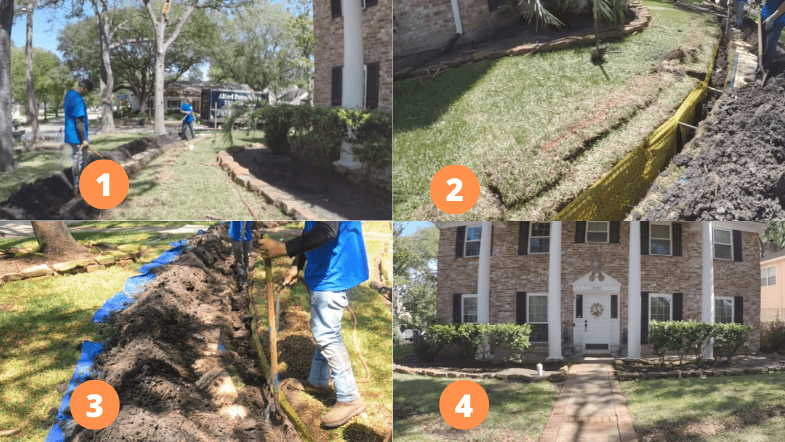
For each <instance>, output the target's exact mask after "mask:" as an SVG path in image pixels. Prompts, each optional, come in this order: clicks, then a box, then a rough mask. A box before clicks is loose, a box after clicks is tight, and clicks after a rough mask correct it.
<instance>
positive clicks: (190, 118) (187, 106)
mask: <svg viewBox="0 0 785 442" xmlns="http://www.w3.org/2000/svg"><path fill="white" fill-rule="evenodd" d="M180 110H181V111H185V112H191V113H190V114H188V115H187V116H186V117H185V122H186V123H190V122H191V121H194V116H193V115H192V114H193V111H194V109H193V108H192V107H191V105H190V104H188V103H183V105H182V106H180Z"/></svg>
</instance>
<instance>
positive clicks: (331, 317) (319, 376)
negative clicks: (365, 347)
mask: <svg viewBox="0 0 785 442" xmlns="http://www.w3.org/2000/svg"><path fill="white" fill-rule="evenodd" d="M349 291H350V290H348V291H346V292H311V333H312V334H313V339H314V340H315V341H316V354H315V355H314V357H313V361H312V362H311V375H310V376H309V377H308V382H310V383H311V385H314V386H316V387H327V386H328V385H329V383H330V378H332V380H333V385H335V395H336V396H337V398H338V401H339V402H351V401H354V400H357V399H359V398H360V392H359V391H357V384H356V383H355V381H354V373H353V371H352V361H351V360H350V359H349V351H348V350H347V349H346V345H344V343H343V338H342V337H341V318H342V317H343V311H344V309H345V308H346V307H347V306H348V305H349V295H348V292H349Z"/></svg>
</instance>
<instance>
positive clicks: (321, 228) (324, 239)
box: [286, 221, 341, 269]
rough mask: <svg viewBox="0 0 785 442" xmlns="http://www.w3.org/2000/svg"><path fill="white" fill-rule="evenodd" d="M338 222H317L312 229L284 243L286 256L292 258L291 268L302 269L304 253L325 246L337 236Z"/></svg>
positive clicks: (339, 224)
mask: <svg viewBox="0 0 785 442" xmlns="http://www.w3.org/2000/svg"><path fill="white" fill-rule="evenodd" d="M340 226H341V222H340V221H324V222H317V223H316V226H314V228H313V229H311V230H309V231H307V232H305V233H303V234H302V235H300V236H298V237H297V238H294V239H292V240H290V241H287V242H286V254H287V255H289V256H290V257H294V261H292V265H293V266H295V265H296V266H297V268H298V269H302V268H303V266H305V252H309V251H311V250H314V249H318V248H319V247H321V246H323V245H325V244H327V243H328V242H330V241H332V240H334V239H335V238H336V237H337V236H338V229H339V228H340Z"/></svg>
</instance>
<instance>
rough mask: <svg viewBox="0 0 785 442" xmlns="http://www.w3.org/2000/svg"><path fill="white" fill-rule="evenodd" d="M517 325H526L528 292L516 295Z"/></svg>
mask: <svg viewBox="0 0 785 442" xmlns="http://www.w3.org/2000/svg"><path fill="white" fill-rule="evenodd" d="M515 323H516V324H526V292H518V293H516V294H515Z"/></svg>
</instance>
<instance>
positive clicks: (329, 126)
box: [276, 105, 346, 167]
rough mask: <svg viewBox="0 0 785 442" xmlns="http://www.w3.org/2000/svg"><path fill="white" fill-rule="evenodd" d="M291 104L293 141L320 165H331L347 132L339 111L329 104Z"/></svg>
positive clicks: (300, 150) (301, 152)
mask: <svg viewBox="0 0 785 442" xmlns="http://www.w3.org/2000/svg"><path fill="white" fill-rule="evenodd" d="M289 106H291V107H292V110H291V118H292V119H291V125H292V130H291V131H290V132H289V141H290V142H291V143H292V144H293V145H294V146H296V147H297V149H296V151H297V153H298V154H299V155H303V156H305V157H307V158H310V159H311V160H312V161H313V162H314V163H315V164H317V165H319V166H323V167H328V166H331V165H332V159H333V157H335V156H337V154H338V152H339V151H340V150H341V141H342V140H343V136H344V133H345V132H346V127H345V125H344V123H343V121H341V118H340V117H339V116H338V113H337V112H336V111H335V109H334V108H330V107H325V106H316V107H310V106H294V105H289ZM276 107H283V105H281V106H276Z"/></svg>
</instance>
